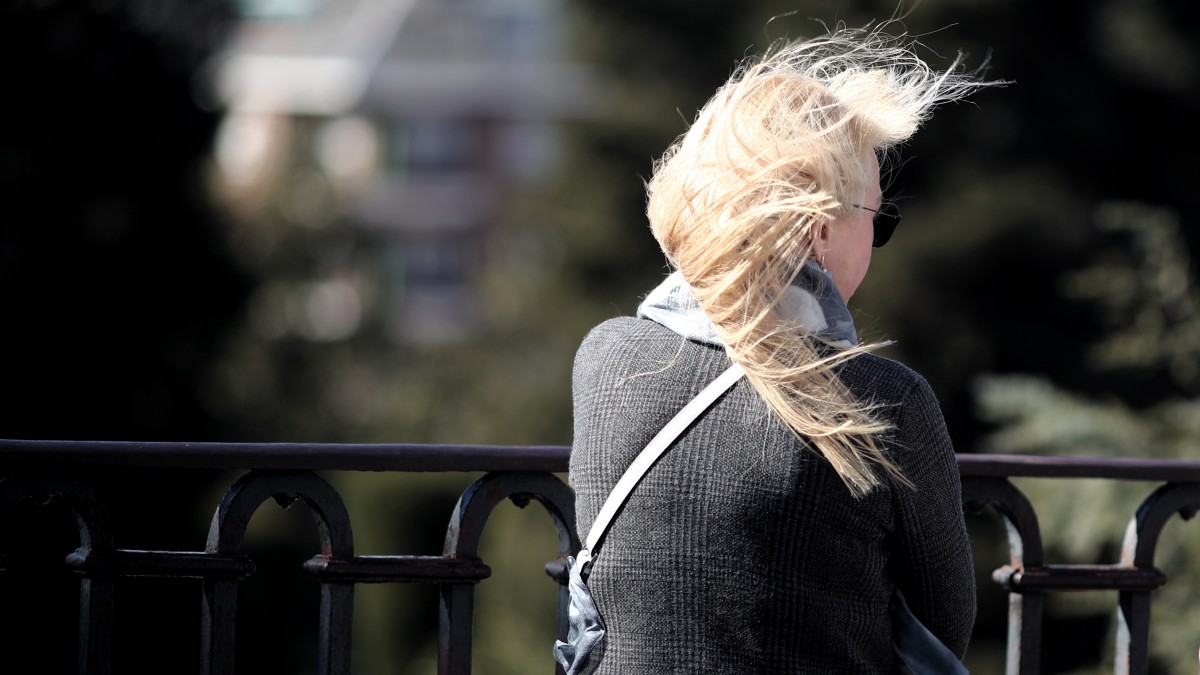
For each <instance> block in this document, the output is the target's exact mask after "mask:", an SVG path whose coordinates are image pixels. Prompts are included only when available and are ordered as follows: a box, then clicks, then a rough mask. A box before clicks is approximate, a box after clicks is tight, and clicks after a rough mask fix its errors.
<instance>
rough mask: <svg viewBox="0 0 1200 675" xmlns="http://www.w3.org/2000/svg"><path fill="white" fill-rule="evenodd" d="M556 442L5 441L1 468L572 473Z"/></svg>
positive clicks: (1, 446)
mask: <svg viewBox="0 0 1200 675" xmlns="http://www.w3.org/2000/svg"><path fill="white" fill-rule="evenodd" d="M570 455H571V449H570V448H569V447H567V446H552V445H526V446H521V445H423V444H415V443H375V444H371V443H187V442H140V441H32V440H8V439H0V467H2V466H47V465H55V466H63V465H69V466H72V467H76V466H79V467H83V466H87V467H122V466H124V467H129V466H134V467H145V468H157V469H272V470H277V471H278V470H282V471H288V470H318V471H320V470H329V471H566V470H567V460H568V458H569V457H570Z"/></svg>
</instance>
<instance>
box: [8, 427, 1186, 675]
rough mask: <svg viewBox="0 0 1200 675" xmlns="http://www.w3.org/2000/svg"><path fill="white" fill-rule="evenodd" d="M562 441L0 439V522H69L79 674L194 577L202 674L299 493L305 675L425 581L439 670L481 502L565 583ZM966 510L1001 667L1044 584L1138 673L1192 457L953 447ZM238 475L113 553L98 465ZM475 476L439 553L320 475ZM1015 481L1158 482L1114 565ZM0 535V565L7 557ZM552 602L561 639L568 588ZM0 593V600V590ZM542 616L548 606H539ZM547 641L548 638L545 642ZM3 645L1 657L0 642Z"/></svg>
mask: <svg viewBox="0 0 1200 675" xmlns="http://www.w3.org/2000/svg"><path fill="white" fill-rule="evenodd" d="M569 453H570V450H569V448H566V447H551V446H536V447H499V446H431V445H328V444H326V445H308V444H213V443H117V442H91V441H19V440H0V521H2V520H3V519H4V518H6V517H7V516H8V515H9V513H10V512H11V511H12V510H13V508H14V507H15V506H17V505H18V504H21V503H22V502H26V501H30V502H34V503H38V504H48V503H52V502H54V501H58V502H61V503H63V504H65V505H66V506H67V507H68V508H69V509H70V510H71V511H72V512H73V513H74V514H75V517H76V521H77V523H78V535H79V548H78V550H77V551H75V552H74V553H72V554H70V555H69V556H67V558H66V561H65V565H66V567H68V568H70V569H72V570H74V571H75V573H76V575H77V576H78V578H79V587H80V588H79V590H80V595H79V638H78V639H79V672H80V673H87V674H105V675H107V674H108V673H111V672H112V641H113V636H112V633H113V623H114V608H115V606H116V603H117V602H118V600H117V599H116V597H115V594H114V583H115V581H116V580H117V579H119V578H123V577H135V576H136V577H158V578H165V579H182V578H187V579H199V580H200V584H201V588H202V602H201V620H200V627H201V641H200V652H201V653H200V658H199V662H200V670H201V672H202V673H204V674H206V675H208V674H216V673H231V672H234V666H235V663H234V662H235V651H234V644H233V642H234V635H235V624H236V619H237V606H238V598H237V595H238V588H239V581H240V580H241V579H244V578H245V577H246V576H247V575H249V574H250V573H251V572H252V571H253V570H254V569H255V561H254V560H252V559H251V558H250V557H248V556H247V555H246V554H245V553H244V551H243V546H242V545H243V538H244V535H245V533H246V527H247V524H248V523H249V521H250V518H251V516H252V515H253V514H254V513H255V511H256V510H257V509H258V508H259V506H261V505H262V503H263V502H265V501H267V500H269V499H275V500H277V501H279V502H280V503H282V504H285V505H286V504H288V503H290V502H293V501H295V500H301V501H303V502H304V503H306V504H307V505H308V506H309V507H310V509H311V510H312V512H313V514H314V515H315V517H316V519H317V522H318V529H319V532H320V543H321V550H320V552H318V553H317V554H316V555H314V556H313V557H312V558H311V559H309V560H308V561H307V562H305V563H304V569H305V570H306V571H308V572H309V573H311V574H312V575H315V577H316V578H317V580H318V582H319V585H320V589H321V590H320V593H321V600H320V619H319V622H320V626H319V631H318V645H317V668H316V672H317V673H320V674H322V675H333V674H336V673H349V672H350V647H349V645H350V630H351V621H350V617H351V615H352V611H353V603H354V589H355V586H356V585H357V584H362V583H431V584H436V585H437V587H438V589H439V598H440V619H439V654H438V663H439V665H438V672H439V673H443V674H456V675H457V674H465V673H469V672H470V670H471V639H472V632H471V626H472V615H473V611H474V588H475V584H477V583H478V582H479V581H481V580H482V579H485V578H487V577H488V576H489V575H490V573H491V572H490V569H489V567H488V566H487V564H486V563H485V562H484V561H483V560H481V559H480V557H479V542H480V537H481V535H482V533H483V531H484V528H485V526H486V524H487V521H488V517H489V515H490V514H491V512H492V509H493V508H494V507H495V506H497V505H498V504H500V503H502V502H504V501H506V500H513V501H515V502H517V503H518V505H524V504H525V503H528V502H530V501H537V502H540V503H541V504H542V505H543V506H545V507H546V509H547V510H548V511H549V513H550V515H551V517H552V519H553V522H554V525H555V527H556V529H557V534H558V543H559V557H558V559H556V560H555V561H552V562H551V563H550V564H548V565H547V572H548V573H549V574H550V575H551V576H552V577H554V578H555V579H556V580H558V581H559V583H560V584H562V583H563V582H564V575H563V559H564V558H565V556H566V555H568V554H570V553H573V552H574V551H575V550H577V549H578V547H579V538H578V535H577V534H576V532H575V528H574V504H573V499H572V495H571V491H570V490H569V488H568V487H567V486H566V485H565V484H564V483H563V482H562V480H561V479H560V478H559V477H558V476H556V475H554V474H555V473H561V472H563V471H565V470H566V468H567V461H568V457H569ZM959 468H960V472H961V475H962V481H963V500H964V506H965V508H967V509H968V510H969V511H982V510H985V509H989V508H990V509H992V510H994V511H995V512H996V513H998V514H999V515H1000V516H1001V517H1002V518H1003V520H1004V522H1005V524H1006V526H1007V530H1008V540H1009V547H1010V551H1011V560H1010V561H1009V563H1008V564H1006V565H1003V566H1001V567H999V569H997V570H996V572H995V574H994V578H995V580H996V581H997V582H998V583H1000V584H1001V585H1002V586H1003V587H1004V588H1005V589H1007V591H1008V593H1009V608H1010V611H1009V617H1008V626H1009V630H1008V656H1007V672H1009V673H1021V674H1022V675H1025V674H1030V673H1037V672H1039V660H1040V652H1041V638H1042V624H1041V622H1042V612H1043V599H1044V596H1045V594H1046V593H1048V592H1057V591H1072V590H1108V591H1113V592H1116V593H1118V594H1119V603H1118V624H1119V625H1118V640H1117V654H1116V672H1117V673H1139V674H1144V673H1147V672H1148V670H1149V653H1148V648H1147V645H1148V642H1149V630H1150V629H1149V625H1150V598H1151V591H1153V590H1154V589H1156V588H1158V587H1160V586H1162V585H1163V584H1165V583H1166V581H1167V580H1166V578H1165V576H1164V575H1163V574H1162V573H1161V572H1160V571H1159V570H1158V569H1157V568H1156V567H1155V566H1154V549H1155V545H1156V544H1157V541H1158V537H1159V534H1160V532H1161V531H1162V528H1163V527H1164V525H1165V524H1166V523H1167V522H1168V521H1169V520H1170V519H1171V518H1172V517H1173V516H1174V515H1175V514H1176V513H1179V514H1181V515H1182V516H1183V517H1184V518H1190V517H1191V516H1192V515H1193V514H1194V513H1195V511H1196V510H1197V509H1200V461H1195V462H1193V461H1155V460H1122V459H1078V458H1063V457H1025V456H1021V457H1015V456H997V455H960V456H959ZM125 469H129V470H134V469H136V470H138V471H145V470H150V471H155V470H181V469H182V470H189V469H218V470H238V471H241V472H242V474H241V475H240V477H239V478H237V480H236V481H235V482H234V483H233V485H232V486H231V487H230V488H229V489H228V491H227V492H226V493H225V495H224V498H223V499H222V500H221V501H220V504H219V506H218V507H217V509H216V512H215V514H214V516H213V519H212V524H211V527H210V529H209V533H208V542H207V545H206V547H205V550H203V551H186V550H182V551H181V550H161V551H160V550H154V551H151V550H132V549H125V548H119V547H118V546H117V545H116V542H115V537H114V534H113V523H111V522H110V514H109V511H108V509H107V507H106V505H105V504H104V503H101V498H100V496H99V495H98V493H97V491H96V489H95V486H93V485H92V484H90V480H89V478H90V476H92V475H93V473H94V472H98V471H105V470H118V471H119V470H125ZM324 471H384V472H456V471H457V472H484V474H485V475H484V476H483V477H481V478H479V479H478V480H476V481H475V482H473V483H472V484H471V485H470V486H469V487H468V488H467V489H466V491H465V492H463V493H462V495H461V497H460V498H459V500H458V504H457V506H456V507H455V509H454V512H453V514H452V515H451V517H450V521H449V523H448V527H447V534H446V538H445V546H444V548H443V551H442V553H441V555H383V556H360V555H356V554H355V549H354V540H353V533H352V531H351V527H350V518H349V514H348V513H347V510H346V507H345V505H344V504H343V500H342V497H341V495H339V494H338V492H337V490H335V489H334V488H333V487H332V486H331V485H330V483H329V482H327V481H326V480H324V479H323V478H322V477H321V476H320V475H319V473H318V472H324ZM1014 477H1043V478H1055V479H1065V478H1101V479H1110V480H1138V481H1148V482H1152V483H1157V484H1159V485H1158V486H1157V488H1156V489H1154V490H1153V492H1151V494H1150V496H1149V497H1148V498H1147V499H1146V500H1145V501H1144V502H1143V503H1142V505H1141V507H1140V508H1139V509H1138V510H1137V513H1136V514H1134V516H1133V518H1132V520H1131V522H1130V525H1129V528H1128V530H1127V532H1126V536H1125V542H1124V546H1123V548H1122V554H1121V559H1120V561H1119V562H1117V563H1114V564H1111V565H1052V564H1047V563H1046V562H1045V561H1044V559H1043V551H1042V539H1041V533H1040V530H1039V526H1038V520H1037V515H1036V513H1035V512H1034V510H1033V507H1032V505H1031V504H1030V502H1029V500H1028V499H1027V498H1026V497H1025V495H1024V494H1023V493H1022V492H1021V491H1020V490H1018V489H1017V488H1016V487H1015V486H1014V485H1013V483H1012V482H1011V481H1010V480H1009V479H1010V478H1014ZM6 543H9V542H0V574H2V573H4V571H5V567H6V564H5V557H4V554H5V553H6V551H4V550H3V548H2V547H3V546H4V545H5V544H6ZM558 597H559V601H558V608H557V610H558V614H559V621H558V625H559V631H560V637H561V633H562V631H563V630H564V624H565V622H564V620H563V617H564V611H565V602H566V594H565V592H564V591H563V590H562V588H561V587H560V591H559V595H558ZM0 602H3V599H0ZM547 611H549V608H547ZM548 639H549V638H548ZM2 640H3V636H0V648H3V652H0V653H8V651H9V650H8V649H7V648H5V647H4V645H3V644H2ZM0 658H2V657H0Z"/></svg>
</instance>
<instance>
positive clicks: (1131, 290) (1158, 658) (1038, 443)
mask: <svg viewBox="0 0 1200 675" xmlns="http://www.w3.org/2000/svg"><path fill="white" fill-rule="evenodd" d="M1095 217H1096V222H1097V224H1098V225H1099V227H1100V229H1101V230H1102V231H1103V232H1105V233H1106V234H1107V235H1108V237H1107V238H1108V240H1109V241H1110V242H1111V243H1110V248H1107V249H1106V250H1104V251H1103V252H1102V254H1101V255H1099V256H1098V257H1097V260H1096V261H1095V262H1094V263H1093V264H1092V265H1091V266H1089V267H1087V268H1085V269H1083V270H1082V271H1077V272H1073V273H1070V274H1067V275H1065V276H1064V278H1063V283H1062V284H1061V287H1062V290H1063V295H1064V296H1065V297H1073V298H1078V299H1083V300H1087V301H1089V302H1090V303H1091V304H1093V305H1094V306H1095V307H1096V308H1097V309H1098V310H1099V314H1100V316H1101V317H1102V318H1103V320H1104V322H1105V324H1106V326H1107V331H1106V332H1105V333H1104V334H1103V335H1101V336H1100V338H1099V339H1098V340H1095V341H1094V342H1092V343H1091V344H1081V345H1079V347H1080V351H1081V353H1082V354H1083V355H1084V358H1083V360H1084V362H1085V363H1086V364H1088V365H1089V366H1090V367H1092V368H1094V369H1095V370H1096V371H1097V372H1100V373H1119V374H1121V375H1122V376H1123V379H1125V380H1127V381H1135V382H1139V383H1140V385H1141V388H1142V389H1143V390H1145V391H1146V392H1149V393H1143V394H1141V395H1139V396H1137V397H1136V401H1130V400H1123V399H1121V398H1118V397H1115V396H1113V395H1112V394H1111V393H1106V392H1103V391H1091V392H1086V393H1077V392H1073V391H1070V390H1068V389H1065V388H1063V387H1061V386H1060V385H1058V384H1056V383H1054V382H1053V380H1054V376H1053V374H1049V375H993V376H987V377H982V378H980V379H979V380H978V381H977V383H976V391H977V395H978V398H979V405H980V410H981V412H982V415H983V416H984V417H985V418H986V419H988V420H989V421H991V422H994V423H995V424H996V425H997V429H996V430H995V431H994V432H992V433H991V434H990V435H989V436H988V437H987V438H986V439H985V443H984V449H986V450H988V451H994V452H1008V453H1030V454H1057V455H1076V456H1085V457H1138V456H1148V455H1149V456H1153V457H1156V458H1172V459H1189V458H1194V457H1195V455H1196V448H1197V447H1200V372H1198V371H1197V364H1198V363H1200V339H1197V338H1198V336H1200V333H1198V331H1200V314H1198V313H1197V311H1196V302H1197V295H1196V290H1195V283H1194V282H1195V280H1194V276H1193V275H1192V273H1191V271H1190V269H1189V267H1190V256H1188V255H1187V253H1186V248H1185V247H1184V246H1183V242H1182V241H1181V238H1180V234H1181V231H1180V223H1179V220H1178V215H1177V213H1175V212H1174V211H1173V210H1171V209H1164V208H1161V207H1153V206H1150V205H1146V204H1140V203H1128V202H1106V203H1103V204H1101V206H1100V207H1098V208H1097V210H1096V216H1095ZM1022 487H1023V489H1024V490H1025V491H1026V492H1027V494H1029V495H1030V498H1031V499H1032V500H1033V501H1034V504H1035V505H1036V506H1037V507H1038V513H1039V515H1040V517H1041V520H1042V527H1043V529H1044V531H1045V532H1046V533H1047V536H1046V541H1047V542H1048V543H1049V544H1050V549H1049V550H1050V551H1051V553H1052V554H1057V555H1062V556H1064V557H1065V558H1066V559H1068V560H1071V561H1077V562H1114V558H1115V556H1116V555H1117V552H1118V551H1119V550H1120V545H1121V537H1122V536H1123V534H1124V530H1125V526H1126V524H1127V522H1128V519H1129V518H1131V517H1132V515H1133V514H1134V513H1135V512H1136V510H1137V507H1138V504H1140V502H1141V500H1142V499H1144V498H1145V497H1146V496H1147V495H1148V494H1149V491H1150V490H1151V489H1152V487H1153V486H1147V485H1145V484H1139V483H1115V482H1113V481H1082V482H1080V483H1079V484H1075V485H1070V486H1064V485H1049V484H1048V483H1047V482H1045V481H1027V482H1026V483H1025V484H1023V486H1022ZM1191 529H1194V526H1192V525H1191V524H1189V525H1187V526H1184V532H1183V533H1179V534H1177V535H1176V536H1166V537H1163V538H1162V540H1161V543H1160V545H1159V547H1158V551H1157V560H1156V563H1157V564H1158V565H1159V567H1160V568H1161V569H1163V571H1164V572H1165V573H1166V574H1167V578H1168V579H1169V584H1170V585H1169V586H1168V587H1167V590H1166V591H1164V592H1161V593H1158V594H1156V595H1155V600H1154V602H1155V605H1156V607H1155V614H1154V623H1153V627H1152V629H1151V631H1150V637H1151V642H1152V648H1153V651H1152V654H1153V656H1154V659H1155V662H1156V664H1157V666H1158V668H1159V669H1160V671H1161V672H1171V673H1190V672H1192V671H1193V670H1195V651H1194V645H1195V643H1196V636H1197V635H1200V619H1197V617H1196V615H1195V612H1194V611H1191V610H1192V609H1193V608H1194V607H1195V605H1196V602H1197V601H1200V572H1198V571H1197V570H1198V568H1197V566H1196V564H1195V563H1196V560H1200V538H1197V537H1196V536H1195V533H1194V532H1192V531H1191ZM1052 606H1053V608H1054V610H1055V612H1056V613H1057V614H1066V615H1072V614H1075V615H1078V614H1082V613H1100V612H1112V611H1113V609H1112V608H1113V606H1114V603H1113V598H1112V596H1111V594H1105V595H1104V596H1103V597H1092V596H1088V595H1084V596H1081V597H1080V598H1079V599H1074V600H1073V601H1067V600H1066V599H1064V598H1055V601H1054V602H1053V603H1052ZM1109 642H1110V647H1109V651H1111V637H1110V640H1109ZM1107 658H1108V660H1110V661H1111V656H1108V657H1107Z"/></svg>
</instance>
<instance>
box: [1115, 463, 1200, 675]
mask: <svg viewBox="0 0 1200 675" xmlns="http://www.w3.org/2000/svg"><path fill="white" fill-rule="evenodd" d="M1197 509H1200V485H1198V484H1195V483H1188V484H1177V483H1168V484H1166V485H1163V486H1160V487H1159V488H1158V489H1156V490H1155V491H1154V492H1152V493H1150V496H1149V497H1146V499H1145V500H1144V501H1143V502H1142V504H1141V506H1139V507H1138V510H1137V514H1136V515H1135V516H1134V517H1133V519H1131V520H1130V521H1129V527H1127V528H1126V530H1125V541H1124V544H1123V545H1122V546H1121V566H1122V567H1127V568H1133V569H1148V570H1153V569H1155V568H1154V549H1155V548H1156V547H1157V546H1158V537H1159V535H1160V534H1162V529H1163V527H1165V526H1166V524H1167V522H1168V521H1169V520H1170V519H1171V517H1172V516H1174V515H1175V514H1176V513H1178V514H1180V515H1181V516H1182V517H1183V518H1184V519H1190V518H1191V517H1192V516H1193V515H1195V513H1196V510H1197ZM1114 672H1115V673H1116V674H1117V675H1146V674H1147V673H1149V672H1150V590H1126V591H1121V594H1120V601H1119V603H1118V609H1117V653H1116V664H1115V667H1114Z"/></svg>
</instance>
